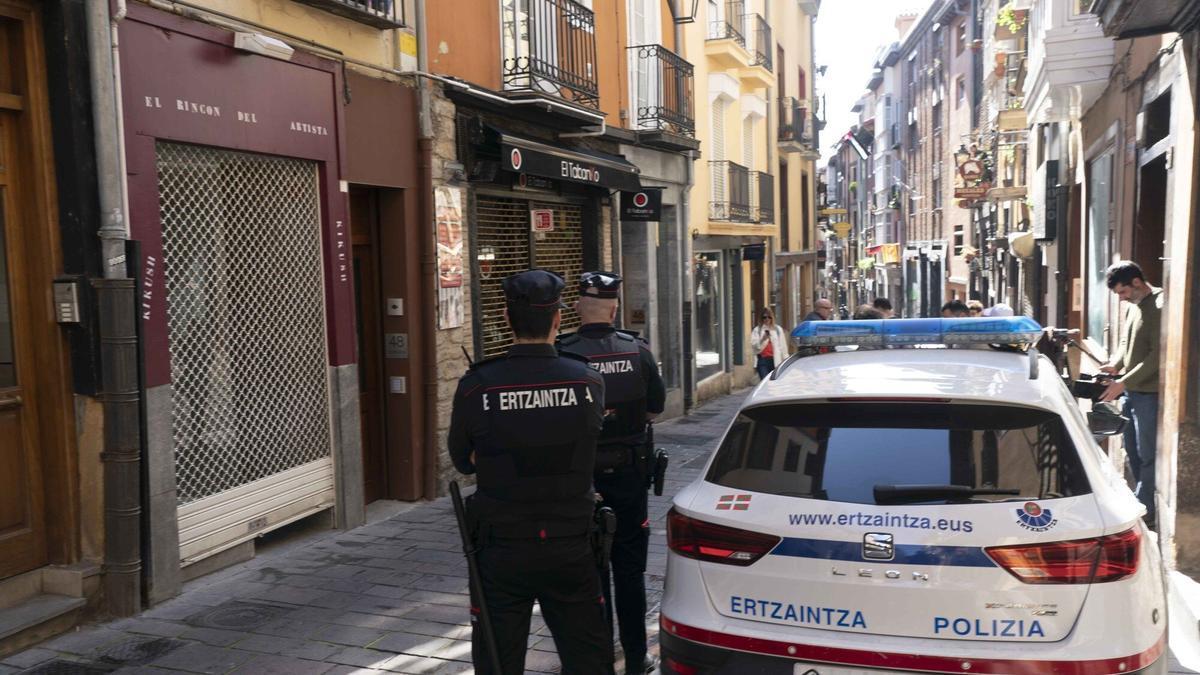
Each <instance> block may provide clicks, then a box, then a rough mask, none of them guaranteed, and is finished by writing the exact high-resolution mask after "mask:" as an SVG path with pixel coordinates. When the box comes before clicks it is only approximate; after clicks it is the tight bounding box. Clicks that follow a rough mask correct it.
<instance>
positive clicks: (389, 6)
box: [297, 0, 406, 29]
mask: <svg viewBox="0 0 1200 675" xmlns="http://www.w3.org/2000/svg"><path fill="white" fill-rule="evenodd" d="M297 2H300V3H301V4H305V5H308V6H310V7H316V8H317V9H323V10H325V11H326V12H329V13H330V14H337V15H338V16H341V17H345V18H347V19H351V20H352V21H357V22H359V23H365V24H367V25H369V26H374V27H376V28H382V29H387V28H399V27H400V26H404V25H406V24H405V22H404V19H405V16H404V5H405V3H404V0H297Z"/></svg>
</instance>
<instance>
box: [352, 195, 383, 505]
mask: <svg viewBox="0 0 1200 675" xmlns="http://www.w3.org/2000/svg"><path fill="white" fill-rule="evenodd" d="M378 242H379V194H378V191H376V190H371V189H358V188H356V189H353V190H351V191H350V243H351V246H352V247H353V253H354V308H355V314H356V319H357V320H356V321H355V326H356V327H357V330H358V336H357V337H358V414H359V424H360V428H361V430H362V456H363V501H364V503H366V504H370V503H371V502H373V501H376V500H379V499H383V498H385V497H387V496H388V480H387V478H388V470H387V469H388V466H387V451H386V445H387V443H386V439H387V435H386V431H385V429H384V424H385V421H384V415H383V395H384V394H383V354H382V344H381V341H382V336H383V327H382V323H381V322H380V316H379V314H380V307H381V304H382V300H381V297H382V294H381V293H380V278H379V248H378Z"/></svg>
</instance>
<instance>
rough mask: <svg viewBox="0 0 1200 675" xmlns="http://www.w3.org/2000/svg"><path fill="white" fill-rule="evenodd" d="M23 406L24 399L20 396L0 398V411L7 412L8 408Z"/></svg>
mask: <svg viewBox="0 0 1200 675" xmlns="http://www.w3.org/2000/svg"><path fill="white" fill-rule="evenodd" d="M24 404H25V399H23V398H21V397H20V396H17V395H14V396H0V410H8V409H10V408H20V407H21V406H22V405H24Z"/></svg>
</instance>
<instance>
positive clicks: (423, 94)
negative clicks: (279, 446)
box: [416, 0, 438, 499]
mask: <svg viewBox="0 0 1200 675" xmlns="http://www.w3.org/2000/svg"><path fill="white" fill-rule="evenodd" d="M416 24H417V70H419V71H421V72H428V67H429V56H428V51H427V44H426V43H427V40H428V33H427V32H426V29H425V0H417V2H416ZM417 107H418V110H417V129H418V130H417V134H418V135H417V152H418V153H419V156H418V159H417V185H418V188H417V189H418V190H421V195H420V197H419V198H418V199H417V205H418V206H417V210H418V211H419V212H420V213H419V215H418V221H419V222H420V227H421V233H420V238H421V300H422V302H420V303H418V306H419V307H420V308H421V309H420V321H421V334H422V336H423V338H424V342H425V349H426V350H434V353H436V345H437V328H436V326H435V324H436V322H437V312H436V310H435V308H436V307H437V284H436V281H437V259H436V251H435V250H434V244H433V236H434V232H433V203H432V202H433V104H432V102H431V101H430V98H429V81H428V79H427V78H418V80H417ZM426 356H427V358H425V359H422V361H423V364H422V365H423V369H422V370H423V373H422V374H423V376H424V378H425V395H424V400H425V406H424V408H423V409H422V412H423V416H424V423H425V433H424V434H423V436H424V439H423V441H424V446H425V453H424V454H425V463H424V482H425V487H424V493H425V498H426V499H433V498H435V497H437V494H438V480H437V476H438V466H437V465H438V452H437V400H438V384H437V359H436V358H434V354H433V353H430V354H427V355H426Z"/></svg>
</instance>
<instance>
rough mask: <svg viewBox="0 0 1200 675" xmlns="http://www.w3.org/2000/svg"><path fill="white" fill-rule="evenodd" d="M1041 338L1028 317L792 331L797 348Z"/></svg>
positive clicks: (810, 326) (829, 324) (814, 324)
mask: <svg viewBox="0 0 1200 675" xmlns="http://www.w3.org/2000/svg"><path fill="white" fill-rule="evenodd" d="M1041 337H1042V327H1041V325H1040V324H1038V322H1037V321H1034V320H1033V319H1030V318H1029V317H1026V316H1016V317H995V318H988V317H977V318H959V319H885V320H866V321H862V320H852V321H805V322H804V323H802V324H800V325H799V326H796V328H795V330H793V331H792V342H793V343H794V344H795V345H796V346H797V347H837V346H842V345H857V346H861V347H882V346H903V345H969V344H999V345H1032V344H1034V343H1036V342H1037V341H1038V340H1039V339H1041Z"/></svg>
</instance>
